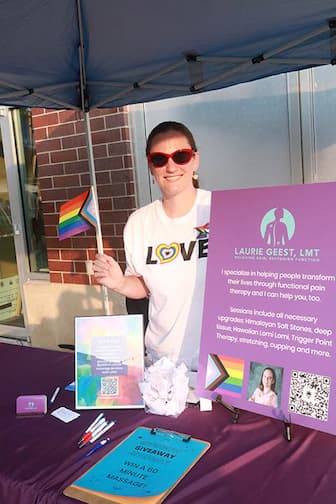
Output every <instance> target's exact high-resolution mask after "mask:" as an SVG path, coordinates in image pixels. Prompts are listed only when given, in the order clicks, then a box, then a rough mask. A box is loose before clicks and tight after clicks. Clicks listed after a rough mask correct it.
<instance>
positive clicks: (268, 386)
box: [249, 367, 278, 408]
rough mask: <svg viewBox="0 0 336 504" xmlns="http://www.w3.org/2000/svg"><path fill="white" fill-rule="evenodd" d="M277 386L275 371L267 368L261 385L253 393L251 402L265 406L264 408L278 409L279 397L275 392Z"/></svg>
mask: <svg viewBox="0 0 336 504" xmlns="http://www.w3.org/2000/svg"><path fill="white" fill-rule="evenodd" d="M275 385H276V376H275V371H274V369H272V368H270V367H266V368H265V369H264V370H263V372H262V374H261V378H260V383H259V385H258V387H257V388H256V389H255V391H254V392H253V394H252V396H251V397H250V399H249V401H253V402H255V403H257V404H263V405H264V406H272V407H273V408H277V407H278V395H277V393H276V391H275Z"/></svg>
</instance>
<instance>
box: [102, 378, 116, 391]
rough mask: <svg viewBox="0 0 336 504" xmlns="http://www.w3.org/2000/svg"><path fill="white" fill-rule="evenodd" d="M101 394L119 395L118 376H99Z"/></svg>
mask: <svg viewBox="0 0 336 504" xmlns="http://www.w3.org/2000/svg"><path fill="white" fill-rule="evenodd" d="M101 395H102V396H111V395H112V396H115V395H119V378H118V376H103V377H102V378H101Z"/></svg>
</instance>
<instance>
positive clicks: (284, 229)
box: [260, 207, 295, 247]
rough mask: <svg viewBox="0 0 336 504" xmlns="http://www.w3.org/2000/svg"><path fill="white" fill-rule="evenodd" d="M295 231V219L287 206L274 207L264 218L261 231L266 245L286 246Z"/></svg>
mask: <svg viewBox="0 0 336 504" xmlns="http://www.w3.org/2000/svg"><path fill="white" fill-rule="evenodd" d="M294 232H295V219H294V217H293V215H292V214H291V212H290V211H289V210H287V209H286V208H281V207H277V208H272V209H271V210H269V211H268V212H267V213H266V214H265V215H264V217H263V218H262V221H261V224H260V233H261V236H262V238H263V240H264V242H265V243H266V245H270V246H271V247H285V246H286V245H287V243H288V242H289V241H290V240H291V239H292V238H293V236H294Z"/></svg>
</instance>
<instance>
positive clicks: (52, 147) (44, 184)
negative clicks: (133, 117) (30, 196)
mask: <svg viewBox="0 0 336 504" xmlns="http://www.w3.org/2000/svg"><path fill="white" fill-rule="evenodd" d="M90 126H91V130H92V142H93V152H94V159H95V169H96V180H97V191H98V199H99V207H100V219H101V226H102V235H103V245H104V250H105V252H106V253H108V254H112V255H113V256H114V257H115V259H116V260H117V261H118V262H119V263H120V264H121V265H122V266H123V267H124V265H125V254H124V250H123V238H122V233H123V228H124V225H125V222H126V220H127V218H128V216H129V214H130V213H131V211H133V210H134V208H135V194H134V177H133V162H132V156H131V148H130V137H129V129H128V118H127V110H126V109H124V108H118V109H113V110H111V109H106V110H96V111H92V112H90ZM33 128H34V138H35V145H36V152H37V163H38V173H39V180H40V188H41V196H42V204H43V214H44V223H45V234H46V242H47V249H48V260H49V268H50V279H51V281H52V282H60V283H77V284H91V283H94V279H93V278H92V277H90V276H89V275H88V274H87V273H86V265H85V261H86V260H92V259H93V258H94V256H95V253H96V249H97V245H96V238H95V232H94V230H92V231H91V230H90V231H87V232H86V233H82V234H79V235H77V236H74V237H72V238H67V239H66V240H63V241H59V240H58V232H57V224H58V217H59V209H60V205H61V204H62V203H64V202H66V201H68V200H69V199H71V198H73V197H74V196H77V195H78V194H80V193H82V192H84V191H85V190H87V189H88V188H89V187H90V176H89V168H88V155H87V148H86V142H85V134H84V123H83V120H82V119H81V114H80V113H79V112H75V111H68V110H59V111H55V110H52V111H50V110H46V109H33Z"/></svg>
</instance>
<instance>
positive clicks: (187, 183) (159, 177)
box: [149, 131, 199, 199]
mask: <svg viewBox="0 0 336 504" xmlns="http://www.w3.org/2000/svg"><path fill="white" fill-rule="evenodd" d="M180 149H190V145H189V142H188V140H187V138H186V137H185V136H184V135H183V134H182V133H178V132H176V131H169V132H167V133H160V134H159V135H157V136H155V137H154V139H153V142H152V147H151V150H150V153H152V152H163V153H166V154H171V153H173V152H175V151H177V150H180ZM198 165H199V155H198V152H194V153H193V156H192V158H191V160H190V161H189V162H188V163H187V164H183V165H179V164H176V163H175V162H174V161H173V160H172V158H169V159H168V161H167V163H166V164H165V165H164V166H162V167H159V168H156V167H155V166H153V165H152V164H151V163H150V162H149V168H150V171H151V174H152V175H153V177H154V179H155V182H156V183H157V184H158V186H159V188H160V191H161V193H162V197H163V199H170V198H173V197H175V196H177V195H180V194H185V195H187V194H188V193H189V192H190V193H191V192H192V193H194V191H195V189H194V186H193V183H192V175H193V172H196V171H197V170H198Z"/></svg>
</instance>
